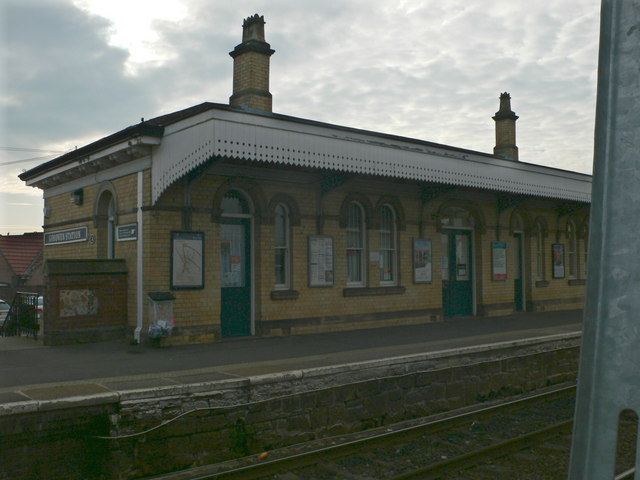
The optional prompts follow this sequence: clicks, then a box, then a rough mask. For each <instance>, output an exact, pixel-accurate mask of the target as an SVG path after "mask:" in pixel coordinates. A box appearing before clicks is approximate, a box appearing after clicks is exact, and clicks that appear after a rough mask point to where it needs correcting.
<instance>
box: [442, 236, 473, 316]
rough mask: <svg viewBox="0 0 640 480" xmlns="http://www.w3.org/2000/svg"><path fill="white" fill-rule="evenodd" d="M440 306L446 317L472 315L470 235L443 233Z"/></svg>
mask: <svg viewBox="0 0 640 480" xmlns="http://www.w3.org/2000/svg"><path fill="white" fill-rule="evenodd" d="M442 255H443V261H442V303H443V309H444V316H445V317H456V316H463V315H473V272H472V263H473V262H472V259H471V232H469V231H465V230H445V231H444V233H443V234H442Z"/></svg>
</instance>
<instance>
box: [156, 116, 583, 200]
mask: <svg viewBox="0 0 640 480" xmlns="http://www.w3.org/2000/svg"><path fill="white" fill-rule="evenodd" d="M154 150H155V151H154V153H153V164H152V179H153V180H152V202H153V203H154V204H155V203H156V202H157V201H158V199H159V198H160V196H161V195H162V193H163V192H164V191H165V190H166V189H167V188H168V187H169V186H170V185H171V184H173V183H174V182H176V181H177V180H179V179H180V178H182V177H184V176H185V175H186V174H187V173H189V172H190V171H192V170H193V169H195V168H197V167H198V166H200V165H202V164H203V163H205V162H206V161H207V160H209V159H210V158H212V157H217V156H220V157H231V158H240V159H246V160H251V161H255V162H264V163H273V164H277V165H291V166H301V167H311V168H318V169H325V170H331V171H335V172H349V173H361V174H365V175H378V176H383V177H390V178H399V179H407V180H415V181H416V182H433V183H444V184H449V185H458V186H465V187H474V188H481V189H485V190H492V191H499V192H508V193H514V194H524V195H532V196H536V197H546V198H554V199H561V200H570V201H579V202H590V200H591V176H590V175H585V174H580V173H575V172H569V171H566V170H558V169H554V168H549V167H543V166H539V165H533V164H527V163H521V162H514V161H509V160H504V159H500V158H496V157H493V156H489V155H483V154H480V153H474V152H472V151H466V150H460V149H455V148H447V147H445V146H440V145H433V144H429V143H427V142H420V141H411V140H409V139H402V138H399V137H392V136H389V135H383V134H375V133H372V132H366V131H358V130H353V129H345V128H342V127H333V126H331V125H324V124H317V123H313V122H307V121H304V120H299V121H296V120H293V119H287V118H281V117H277V116H269V115H255V114H247V113H242V112H232V111H228V110H216V109H212V110H208V111H206V112H203V113H200V114H198V115H195V116H193V117H190V118H188V119H185V120H182V121H180V122H176V123H175V124H172V125H169V126H167V127H166V129H165V133H164V137H163V139H162V142H161V144H160V145H159V146H158V147H157V148H156V149H154Z"/></svg>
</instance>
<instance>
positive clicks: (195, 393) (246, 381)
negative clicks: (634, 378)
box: [0, 332, 582, 415]
mask: <svg viewBox="0 0 640 480" xmlns="http://www.w3.org/2000/svg"><path fill="white" fill-rule="evenodd" d="M581 337H582V334H581V332H572V333H561V334H556V335H550V336H544V337H535V338H529V339H521V340H513V341H505V342H497V343H491V344H484V345H474V346H469V347H462V348H456V349H447V350H440V351H437V352H427V353H418V354H412V355H404V356H397V357H390V358H384V359H379V360H369V361H362V362H353V363H347V364H341V365H330V366H322V367H312V368H307V369H301V370H293V371H286V372H276V373H268V374H261V375H253V376H247V377H239V378H231V379H223V380H215V381H211V382H198V383H194V384H184V385H171V386H160V387H155V388H143V389H136V390H123V391H112V392H105V393H98V394H91V395H83V396H77V397H68V398H61V399H53V400H28V401H24V402H12V403H5V404H0V415H14V414H24V413H32V412H38V411H47V410H55V409H64V408H73V407H77V406H91V405H104V404H108V403H121V404H124V403H131V402H136V401H137V402H140V401H142V402H144V401H145V400H149V401H158V400H160V399H175V398H177V397H186V399H188V398H189V397H191V398H194V397H200V398H202V397H203V396H204V395H206V394H212V393H213V392H225V391H231V390H237V389H241V388H244V387H258V388H259V387H269V386H276V385H278V384H288V386H289V387H291V386H293V385H292V384H298V385H297V387H298V388H293V389H292V390H293V391H296V392H295V393H303V392H305V391H309V390H310V387H311V390H313V386H314V385H313V384H315V386H319V385H318V384H320V383H321V384H322V386H323V387H329V386H339V385H340V384H341V383H342V384H344V383H343V382H341V381H340V380H342V379H346V378H347V377H349V378H350V380H351V381H350V382H349V383H353V382H354V380H355V381H356V382H358V381H365V380H371V379H374V378H376V377H381V376H384V377H387V376H389V374H390V370H389V369H390V368H392V367H394V366H397V367H398V369H397V370H395V371H393V372H391V373H392V374H394V375H395V376H401V375H403V374H409V373H415V372H417V371H419V370H422V369H434V367H435V369H439V368H448V367H451V366H456V365H458V366H462V365H468V364H471V363H475V362H477V359H475V358H473V357H474V356H476V355H478V354H482V353H484V352H490V351H493V352H496V354H495V356H496V357H499V356H500V355H499V352H500V351H505V350H508V349H513V348H518V349H520V354H521V353H522V351H521V349H523V348H525V350H526V351H528V352H530V353H536V352H539V351H542V350H549V349H550V348H549V347H550V344H554V343H555V344H557V347H556V348H566V347H571V346H578V345H579V344H580V340H581ZM543 344H545V345H546V348H543V347H542V345H543ZM552 349H553V347H552ZM502 358H504V357H502ZM441 360H445V362H444V364H439V362H440V361H441ZM485 360H486V358H485ZM434 362H435V363H434ZM425 364H429V365H430V368H427V365H425ZM438 364H439V365H438ZM438 367H439V368H438ZM355 373H359V374H358V375H355V377H357V378H354V374H355ZM344 374H346V375H344ZM327 379H328V381H326V380H327ZM305 380H309V381H310V384H308V385H305V384H303V381H305ZM98 385H100V384H98ZM261 393H262V394H261ZM264 393H268V392H255V394H257V395H249V396H251V397H254V398H256V397H257V398H256V401H260V400H259V399H260V398H261V397H263V396H264ZM272 393H273V392H272ZM262 399H264V398H262ZM233 406H234V405H221V406H220V407H233Z"/></svg>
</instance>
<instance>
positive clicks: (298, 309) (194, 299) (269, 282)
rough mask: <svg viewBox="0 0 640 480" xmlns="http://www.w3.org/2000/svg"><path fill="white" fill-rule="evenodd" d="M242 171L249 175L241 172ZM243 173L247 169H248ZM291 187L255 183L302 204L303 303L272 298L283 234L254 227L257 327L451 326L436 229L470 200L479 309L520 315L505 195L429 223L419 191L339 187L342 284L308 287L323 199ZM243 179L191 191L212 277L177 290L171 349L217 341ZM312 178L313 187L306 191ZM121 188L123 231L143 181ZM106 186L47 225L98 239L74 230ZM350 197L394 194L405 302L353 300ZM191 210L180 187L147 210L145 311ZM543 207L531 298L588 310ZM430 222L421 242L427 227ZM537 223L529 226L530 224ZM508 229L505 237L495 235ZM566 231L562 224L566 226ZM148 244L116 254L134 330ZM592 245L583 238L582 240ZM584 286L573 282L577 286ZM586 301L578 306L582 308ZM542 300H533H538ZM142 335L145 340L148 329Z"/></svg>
mask: <svg viewBox="0 0 640 480" xmlns="http://www.w3.org/2000/svg"><path fill="white" fill-rule="evenodd" d="M238 168H241V167H238ZM239 173H240V175H241V176H245V175H243V174H242V171H241V170H240V171H239ZM288 175H289V177H291V176H293V180H291V178H289V179H288V180H287V181H280V180H268V181H267V180H255V181H254V183H255V184H256V185H257V186H258V188H259V189H260V190H261V191H262V193H263V196H264V201H265V202H266V204H268V202H269V200H270V199H271V198H273V197H274V196H275V195H277V194H282V193H285V194H287V195H289V196H291V197H293V198H294V199H295V201H296V202H297V205H298V208H299V210H300V215H301V221H300V225H298V226H293V227H292V231H291V233H292V237H291V243H290V246H291V263H292V276H291V289H293V290H296V291H297V292H299V296H298V298H295V299H287V300H272V299H271V293H272V291H274V289H275V285H274V283H275V278H274V240H273V236H274V227H273V225H271V224H268V223H265V224H262V225H260V224H258V222H256V223H255V224H254V231H253V238H254V255H255V258H256V261H257V263H256V265H253V268H252V269H253V272H254V274H255V278H254V281H255V309H256V310H255V313H256V315H255V320H256V324H258V323H260V322H267V324H268V322H270V321H276V320H291V319H299V320H301V321H300V322H299V326H297V325H296V324H295V323H292V325H291V328H289V329H288V330H287V329H285V330H278V329H277V328H274V330H273V331H272V332H271V334H278V333H279V332H282V333H303V332H311V331H322V330H327V329H330V330H340V329H345V328H354V327H356V326H357V327H358V328H362V327H368V326H380V325H383V324H384V325H391V324H399V323H413V322H426V321H433V320H434V319H439V318H441V309H442V278H441V260H442V254H443V252H442V243H441V232H440V231H439V229H438V226H437V224H436V222H437V220H436V219H437V214H438V212H439V211H440V209H441V208H442V206H443V205H445V204H448V203H452V202H454V203H455V202H456V201H458V200H460V201H466V202H467V203H468V204H471V205H473V207H474V208H475V209H476V210H477V211H478V212H480V213H481V217H483V218H484V220H485V223H486V224H485V225H484V230H483V231H482V232H481V233H479V232H480V229H476V232H475V234H474V236H473V238H474V245H473V246H474V257H475V258H474V260H475V262H474V271H475V280H476V281H475V285H476V291H475V293H476V305H477V307H478V313H480V314H488V315H504V314H511V313H513V311H514V309H513V302H514V283H513V279H514V277H515V272H516V270H515V269H516V251H517V250H516V243H515V242H516V240H515V239H514V237H513V236H512V233H511V232H510V231H509V218H510V215H511V213H512V212H513V208H512V209H507V210H505V211H504V212H502V213H501V214H500V218H498V215H497V210H496V203H495V201H496V200H495V196H494V194H491V193H479V192H473V191H468V190H464V189H456V190H454V191H452V192H449V193H448V194H443V195H441V196H439V197H436V198H435V199H433V200H431V201H430V202H429V203H428V204H427V205H426V206H425V208H424V211H423V212H422V216H420V212H421V203H420V197H419V192H418V190H417V188H416V187H415V186H412V185H409V186H405V185H394V184H383V183H382V182H379V181H369V180H367V179H355V180H352V181H349V182H347V183H345V184H344V185H342V186H340V187H338V188H335V189H334V190H332V191H330V192H329V193H327V194H326V195H325V196H324V197H323V199H322V212H323V217H324V224H323V231H322V234H324V235H331V236H333V238H334V260H335V272H334V280H335V283H334V286H332V287H326V288H324V287H322V288H321V287H309V282H308V237H309V235H315V234H317V233H319V232H318V231H317V225H316V219H317V212H318V209H319V205H318V199H319V198H320V193H319V184H318V182H315V183H311V184H310V183H309V182H306V181H304V182H303V181H299V182H298V181H296V180H295V174H293V173H289V174H288ZM229 181H231V185H232V186H233V185H234V183H233V182H234V179H231V180H230V179H229V178H228V177H222V176H213V175H205V176H201V177H199V178H198V179H197V180H195V181H194V182H193V183H192V184H191V203H192V206H193V207H194V208H195V211H194V212H193V214H192V225H191V230H194V231H201V232H203V233H204V238H205V245H204V257H205V270H204V271H205V280H204V289H202V290H174V291H173V292H172V293H173V294H174V295H175V297H176V301H175V316H176V324H177V327H179V328H180V329H182V331H183V332H190V331H192V332H196V333H193V334H188V333H184V334H183V335H179V336H176V337H174V338H172V339H170V340H168V343H195V342H204V341H213V340H219V335H218V333H219V330H220V275H219V271H220V258H219V255H220V251H219V243H220V240H219V235H220V227H219V223H218V222H217V221H214V220H212V207H213V198H214V195H215V194H216V191H218V188H220V186H221V185H223V184H226V183H228V182H229ZM305 182H306V183H305ZM112 184H113V186H114V188H115V189H116V192H117V199H118V211H119V224H127V223H134V222H136V220H137V217H136V191H137V175H136V174H133V175H128V176H125V177H122V178H119V179H116V180H114V181H112ZM99 188H100V187H99V185H93V186H90V187H86V188H85V189H84V204H83V205H81V206H75V205H71V204H70V201H69V194H63V195H59V196H56V197H53V198H49V199H47V201H46V206H47V207H48V208H50V209H51V217H50V218H49V219H47V224H48V225H51V224H54V225H55V224H60V223H65V222H67V223H65V225H64V226H57V227H52V228H51V229H50V228H49V227H48V226H45V231H48V230H58V229H64V228H72V227H74V226H78V225H87V226H88V227H89V235H98V234H99V232H98V231H97V230H96V229H95V227H94V225H93V221H88V220H82V221H78V222H76V223H74V219H82V218H90V217H92V216H93V213H94V204H95V199H96V195H97V193H98V190H99ZM150 190H151V188H150V172H149V171H147V172H145V204H146V205H147V206H148V205H149V201H150ZM350 193H359V194H362V195H364V196H365V197H366V198H367V199H368V202H369V203H370V204H371V205H372V207H373V208H374V209H375V206H376V204H377V203H378V201H379V200H380V199H381V198H382V197H383V196H384V195H391V196H393V197H395V198H396V199H397V201H398V202H399V203H400V205H401V206H402V209H403V210H404V214H405V221H406V228H405V230H402V231H399V232H398V238H397V254H398V260H399V261H398V278H399V280H398V285H399V286H401V287H404V289H405V291H404V293H401V294H388V295H370V296H357V297H345V296H344V289H345V288H346V287H347V285H346V277H347V272H346V254H345V252H346V232H345V230H344V229H342V228H340V227H339V216H340V210H341V207H342V204H343V202H344V199H345V198H346V196H347V195H349V194H350ZM183 204H184V192H183V184H182V182H177V183H176V184H174V185H173V186H171V187H170V188H168V189H167V191H166V192H165V193H164V194H163V195H162V197H161V198H160V200H159V201H158V203H157V205H155V206H154V207H153V208H151V209H148V210H145V211H144V226H143V229H142V235H143V236H144V292H145V293H144V294H145V298H144V306H145V309H147V303H148V300H147V298H146V294H147V293H148V292H150V291H169V290H170V287H171V285H170V282H171V279H170V272H171V264H170V262H171V231H173V230H183V216H182V213H181V212H180V210H179V208H180V207H182V206H183ZM534 205H535V206H530V207H527V204H525V205H524V206H520V207H519V208H520V209H521V210H522V211H523V212H525V213H526V214H527V216H528V218H530V219H534V218H538V217H541V218H544V219H545V221H546V224H547V225H548V227H549V231H548V232H547V234H546V237H545V243H544V250H545V255H544V258H545V271H546V278H545V280H546V281H547V282H548V284H546V285H545V286H543V285H542V284H538V285H536V278H535V274H536V267H535V265H534V263H535V258H536V256H535V252H536V248H537V247H536V242H535V238H534V237H533V236H527V237H526V238H525V255H526V258H527V259H528V262H529V263H530V266H529V267H528V268H527V271H526V299H527V301H528V302H529V303H530V304H532V305H535V306H536V307H535V308H536V309H538V310H552V309H566V308H579V307H580V306H581V304H580V299H581V298H582V296H583V295H584V287H583V286H582V285H570V282H569V280H568V279H567V278H564V279H553V278H552V275H551V273H552V265H551V245H552V244H553V243H556V242H558V243H566V239H565V236H564V231H561V232H560V233H559V234H558V233H557V231H556V230H557V225H559V224H560V225H561V224H562V222H558V218H557V215H558V214H557V213H556V210H555V203H554V202H552V201H538V202H537V203H534ZM420 223H422V235H421V234H420V227H419V224H420ZM530 223H531V222H530ZM498 224H499V226H500V232H499V235H498V232H497V230H496V227H497V225H498ZM561 230H562V228H561ZM416 238H426V239H430V240H431V241H432V253H433V257H432V282H431V283H428V284H416V283H414V281H413V269H412V254H413V240H414V239H416ZM498 239H499V240H500V241H504V242H507V265H508V279H507V280H506V281H496V280H493V278H492V251H491V242H492V241H495V240H498ZM138 244H139V242H135V241H133V242H117V244H116V258H124V259H125V260H126V262H127V265H128V267H129V295H130V301H129V319H128V323H129V326H130V328H134V327H135V325H136V316H137V305H136V301H135V295H136V255H137V248H138ZM583 244H584V242H583ZM96 245H97V242H95V243H91V242H83V243H81V244H69V245H61V246H51V247H47V248H45V257H46V258H96V255H97V249H96ZM366 245H367V254H366V256H365V260H366V263H367V287H371V288H375V287H379V286H380V280H379V279H380V275H379V270H378V269H379V265H378V262H377V261H371V260H370V258H369V252H379V231H378V230H377V229H375V228H370V229H367V239H366ZM581 253H582V254H581V255H580V261H581V269H580V271H581V272H584V271H585V269H584V257H585V256H584V248H583V249H582V252H581ZM574 283H575V282H574ZM576 299H577V300H576ZM532 302H533V303H532ZM409 311H428V312H431V313H427V314H425V315H422V316H420V315H418V316H416V317H412V316H410V315H405V318H393V316H389V318H388V319H385V320H382V321H381V320H379V319H376V320H371V321H366V322H355V321H353V322H350V321H346V322H343V323H328V324H323V323H322V322H320V323H318V322H316V323H314V324H311V323H309V324H305V322H304V319H310V318H318V317H332V316H347V318H350V317H348V316H349V315H353V316H354V317H352V318H356V317H357V316H359V315H367V314H372V313H374V312H409ZM144 319H145V320H144V321H145V324H144V325H145V329H146V327H147V325H148V324H147V322H148V312H147V311H145V313H144ZM143 333H144V332H143Z"/></svg>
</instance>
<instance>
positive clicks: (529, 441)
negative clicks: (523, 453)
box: [389, 419, 573, 480]
mask: <svg viewBox="0 0 640 480" xmlns="http://www.w3.org/2000/svg"><path fill="white" fill-rule="evenodd" d="M572 426H573V419H571V420H565V421H562V422H558V423H555V424H553V425H550V426H548V427H545V428H541V429H540V430H535V431H533V432H529V433H526V434H524V435H520V436H518V437H516V438H512V439H509V440H505V441H503V442H498V443H495V444H493V445H489V446H487V447H483V448H479V449H477V450H474V451H472V452H468V453H465V454H463V455H460V456H458V457H454V458H450V459H448V460H444V461H442V462H439V463H436V464H434V465H429V466H428V467H422V468H418V469H415V470H412V471H411V472H407V473H404V474H401V475H398V476H396V477H393V478H391V479H389V480H432V479H436V478H441V477H442V475H443V474H446V473H450V472H460V470H464V469H468V468H472V467H474V466H476V465H478V463H479V462H481V463H486V462H487V461H491V460H495V459H497V458H501V457H504V456H507V455H509V454H510V453H513V452H518V451H520V450H524V449H525V448H529V447H531V446H534V445H536V444H539V443H542V442H544V441H546V440H547V439H549V438H553V437H555V436H556V435H558V434H559V433H561V432H565V431H569V433H570V431H571V428H572Z"/></svg>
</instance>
